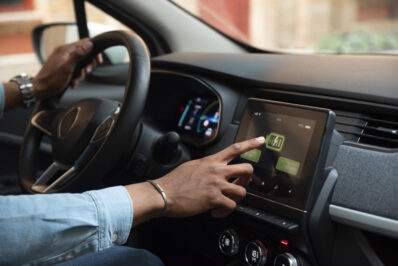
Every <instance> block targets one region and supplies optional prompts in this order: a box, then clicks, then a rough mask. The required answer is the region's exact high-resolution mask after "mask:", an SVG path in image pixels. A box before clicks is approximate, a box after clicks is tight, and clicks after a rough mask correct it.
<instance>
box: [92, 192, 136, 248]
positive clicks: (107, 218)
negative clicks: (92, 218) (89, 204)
mask: <svg viewBox="0 0 398 266" xmlns="http://www.w3.org/2000/svg"><path fill="white" fill-rule="evenodd" d="M85 193H87V194H88V195H90V196H91V198H92V199H93V200H94V203H95V205H96V208H97V210H98V211H97V213H98V224H99V230H98V234H99V236H98V239H99V250H103V249H105V248H108V247H111V246H113V245H123V244H124V243H126V242H127V239H128V237H129V234H130V230H131V226H132V224H133V203H132V201H131V198H130V195H129V193H128V192H127V190H126V189H125V188H124V187H122V186H117V187H111V188H106V189H101V190H95V191H88V192H85Z"/></svg>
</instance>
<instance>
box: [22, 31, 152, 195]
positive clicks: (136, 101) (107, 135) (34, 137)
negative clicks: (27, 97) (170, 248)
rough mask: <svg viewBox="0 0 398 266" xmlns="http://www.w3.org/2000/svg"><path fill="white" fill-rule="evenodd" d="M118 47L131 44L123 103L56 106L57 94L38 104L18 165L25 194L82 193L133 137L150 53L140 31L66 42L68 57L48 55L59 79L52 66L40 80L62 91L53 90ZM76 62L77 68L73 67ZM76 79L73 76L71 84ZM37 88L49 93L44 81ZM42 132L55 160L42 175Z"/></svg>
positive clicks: (85, 101) (91, 101) (144, 92)
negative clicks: (57, 75) (39, 170)
mask: <svg viewBox="0 0 398 266" xmlns="http://www.w3.org/2000/svg"><path fill="white" fill-rule="evenodd" d="M90 43H92V46H91V45H90ZM78 44H79V43H78ZM117 45H122V46H125V47H126V48H127V50H128V53H129V59H130V67H129V73H128V79H127V82H126V86H125V93H124V99H123V103H119V102H115V101H111V100H106V99H98V98H88V99H83V100H81V101H78V102H76V103H74V104H72V105H71V106H69V107H67V108H66V109H58V108H57V106H56V104H54V102H56V99H57V98H58V97H57V96H54V97H51V98H49V99H46V100H42V101H39V102H37V103H36V106H35V109H34V111H33V116H32V119H31V123H30V124H29V125H28V126H27V129H26V132H25V136H24V140H23V143H22V146H21V151H20V158H19V165H18V174H19V178H20V182H21V186H22V188H23V190H25V191H26V192H29V193H38V192H39V193H48V192H61V191H84V190H87V189H90V188H93V187H95V186H96V185H98V184H99V183H100V182H101V179H102V178H103V177H104V176H105V175H106V174H107V173H108V172H109V171H110V170H111V169H112V167H113V166H114V165H115V164H116V162H117V161H118V160H119V158H120V157H121V155H122V154H123V152H124V151H125V148H126V146H127V145H126V143H132V141H134V136H135V135H134V134H133V133H134V131H135V129H136V128H137V125H138V122H139V119H140V117H141V114H142V112H143V109H144V105H145V101H146V96H147V91H148V85H149V75H150V60H149V53H148V50H147V48H146V45H145V44H144V42H143V41H142V40H141V38H140V37H139V36H138V35H135V34H128V33H125V32H122V31H113V32H107V33H104V34H101V35H98V36H96V37H94V38H93V39H91V40H90V41H88V40H82V41H81V43H80V44H79V45H77V46H76V45H75V44H71V45H69V46H68V45H67V46H63V47H61V48H59V50H58V52H64V53H65V52H66V53H65V54H66V56H65V58H64V59H63V60H65V61H62V60H61V61H59V62H57V60H56V56H53V57H49V59H48V60H50V61H51V62H52V63H48V64H46V67H47V66H48V67H50V66H51V65H52V67H53V68H54V69H58V71H61V72H62V73H63V75H62V77H61V78H60V79H61V81H60V80H59V79H58V80H57V79H56V78H54V77H51V75H48V73H52V72H51V70H49V69H48V68H46V69H44V70H42V71H40V73H39V74H38V75H37V76H36V81H37V82H39V81H40V84H47V85H46V86H51V87H52V86H58V88H60V89H58V90H54V93H57V92H60V91H62V90H63V89H64V87H65V86H66V85H67V84H68V83H69V82H71V79H72V77H79V74H84V71H86V72H87V71H88V70H90V64H91V63H92V62H93V60H94V59H95V57H96V56H97V55H98V54H99V53H101V52H102V51H103V50H105V49H107V48H109V47H112V46H117ZM85 46H86V48H84V47H85ZM90 46H91V48H90ZM56 53H57V51H56ZM77 62H79V63H77ZM76 63H77V67H76V68H72V67H71V66H75V65H76ZM87 66H89V69H87ZM133 66H134V67H133ZM85 67H86V68H85ZM84 69H85V70H84ZM82 71H83V72H82ZM77 81H78V80H76V79H74V81H72V85H73V82H77ZM57 82H60V84H56V83H57ZM38 86H39V87H38V89H39V93H42V92H48V91H49V90H48V89H46V87H43V86H44V85H38ZM94 93H95V92H93V94H94ZM43 134H46V135H48V136H50V137H51V141H52V155H53V160H54V161H53V163H52V164H51V165H50V166H49V167H48V168H47V170H45V171H44V172H43V173H42V174H41V175H40V176H39V177H38V176H37V173H36V164H35V160H36V159H37V157H38V156H39V145H40V141H41V138H42V136H43Z"/></svg>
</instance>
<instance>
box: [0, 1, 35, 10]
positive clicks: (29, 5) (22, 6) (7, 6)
mask: <svg viewBox="0 0 398 266" xmlns="http://www.w3.org/2000/svg"><path fill="white" fill-rule="evenodd" d="M32 9H33V0H11V1H5V2H4V1H0V12H12V11H24V10H32Z"/></svg>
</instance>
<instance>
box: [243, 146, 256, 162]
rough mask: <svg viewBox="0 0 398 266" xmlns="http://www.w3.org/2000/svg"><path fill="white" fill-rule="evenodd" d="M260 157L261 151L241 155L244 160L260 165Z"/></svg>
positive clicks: (251, 151)
mask: <svg viewBox="0 0 398 266" xmlns="http://www.w3.org/2000/svg"><path fill="white" fill-rule="evenodd" d="M260 156H261V151H260V150H258V149H254V150H250V151H247V152H245V153H242V154H241V155H240V157H241V158H242V159H245V160H248V161H251V162H253V163H258V161H260Z"/></svg>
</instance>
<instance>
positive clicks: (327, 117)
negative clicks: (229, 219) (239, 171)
mask: <svg viewBox="0 0 398 266" xmlns="http://www.w3.org/2000/svg"><path fill="white" fill-rule="evenodd" d="M334 117H335V115H334V113H333V112H332V111H330V110H327V109H322V108H315V107H308V106H301V105H295V104H288V103H281V102H274V101H267V100H260V99H253V98H251V99H249V100H248V103H247V105H246V108H245V110H244V113H243V116H242V120H241V123H240V126H239V130H238V133H237V136H236V139H235V142H240V141H244V140H247V139H251V138H255V137H258V136H264V137H265V144H264V145H262V146H261V147H258V148H256V149H253V150H250V151H248V152H246V153H244V154H242V155H241V156H240V157H238V158H237V159H236V160H235V161H234V163H250V164H252V166H253V168H254V174H253V176H252V181H251V183H250V185H249V187H248V192H249V193H250V194H252V195H255V196H256V197H258V198H261V199H264V200H269V201H272V202H275V203H279V204H280V205H281V206H285V207H288V208H292V209H295V210H298V211H302V212H304V210H305V206H306V202H307V196H308V194H309V193H310V189H311V185H312V182H313V179H314V175H315V170H316V168H317V167H322V169H323V168H324V165H322V164H324V162H322V161H321V160H319V158H320V153H321V150H322V149H321V147H322V145H329V143H328V141H329V142H330V137H329V139H327V137H326V136H330V135H331V134H329V133H330V132H331V131H332V130H333V126H331V124H334ZM328 131H330V132H328ZM327 133H328V134H327ZM326 150H327V149H326ZM324 157H325V156H324ZM249 205H250V203H249Z"/></svg>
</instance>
